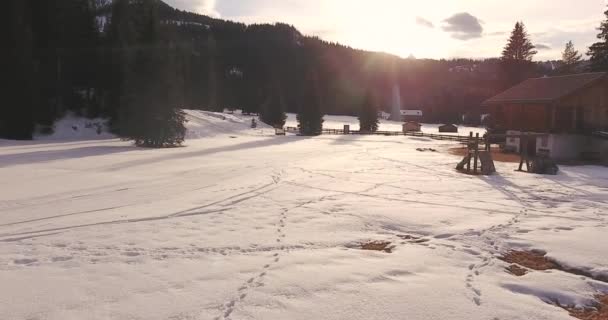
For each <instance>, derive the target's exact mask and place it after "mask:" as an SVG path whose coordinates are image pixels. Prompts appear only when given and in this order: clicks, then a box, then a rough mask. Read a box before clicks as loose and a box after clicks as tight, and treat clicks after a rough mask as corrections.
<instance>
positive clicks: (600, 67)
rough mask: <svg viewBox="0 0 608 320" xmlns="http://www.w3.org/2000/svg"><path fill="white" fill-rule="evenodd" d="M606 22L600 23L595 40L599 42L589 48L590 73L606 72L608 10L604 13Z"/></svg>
mask: <svg viewBox="0 0 608 320" xmlns="http://www.w3.org/2000/svg"><path fill="white" fill-rule="evenodd" d="M604 15H606V20H604V21H602V24H601V25H600V28H599V31H600V33H599V34H598V35H597V38H598V39H600V41H599V42H596V43H594V44H593V45H592V46H591V47H589V52H588V53H587V54H588V55H589V57H590V59H589V60H590V62H591V66H590V68H591V71H608V10H606V11H605V12H604Z"/></svg>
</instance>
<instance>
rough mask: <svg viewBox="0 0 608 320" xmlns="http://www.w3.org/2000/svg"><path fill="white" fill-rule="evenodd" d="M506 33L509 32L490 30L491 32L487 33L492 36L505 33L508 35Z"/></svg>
mask: <svg viewBox="0 0 608 320" xmlns="http://www.w3.org/2000/svg"><path fill="white" fill-rule="evenodd" d="M506 34H507V33H506V32H504V31H496V32H490V33H488V34H487V35H488V36H491V37H498V36H504V35H506Z"/></svg>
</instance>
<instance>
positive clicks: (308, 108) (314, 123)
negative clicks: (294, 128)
mask: <svg viewBox="0 0 608 320" xmlns="http://www.w3.org/2000/svg"><path fill="white" fill-rule="evenodd" d="M302 85H303V86H304V87H305V88H306V89H305V90H304V94H303V97H302V99H301V101H302V103H301V105H300V110H299V111H298V114H297V117H296V118H297V120H298V127H299V129H300V134H301V135H304V136H318V135H320V134H321V133H322V132H323V121H324V120H323V112H322V111H321V100H320V92H319V78H318V76H317V73H316V71H314V70H312V71H309V76H308V77H306V81H305V83H303V84H302Z"/></svg>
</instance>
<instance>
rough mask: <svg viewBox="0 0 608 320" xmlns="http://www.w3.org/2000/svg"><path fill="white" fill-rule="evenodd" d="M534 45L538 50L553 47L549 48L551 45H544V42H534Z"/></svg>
mask: <svg viewBox="0 0 608 320" xmlns="http://www.w3.org/2000/svg"><path fill="white" fill-rule="evenodd" d="M534 46H535V47H536V49H538V50H551V49H553V48H551V46H549V45H546V44H542V43H538V44H535V45H534Z"/></svg>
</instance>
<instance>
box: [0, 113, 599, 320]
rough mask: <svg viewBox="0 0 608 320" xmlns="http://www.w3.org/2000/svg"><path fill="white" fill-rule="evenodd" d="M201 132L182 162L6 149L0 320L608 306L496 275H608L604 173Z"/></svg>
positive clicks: (570, 283)
mask: <svg viewBox="0 0 608 320" xmlns="http://www.w3.org/2000/svg"><path fill="white" fill-rule="evenodd" d="M189 118H190V123H189V124H188V125H189V126H190V128H191V130H190V132H189V134H188V135H189V137H191V138H192V137H201V138H200V139H190V140H188V141H187V143H186V145H187V146H186V147H184V148H174V149H163V150H150V149H138V148H135V147H133V146H132V145H131V144H130V143H129V142H124V141H120V140H117V139H105V140H95V141H74V140H70V139H68V140H65V141H63V140H54V141H53V140H51V141H33V142H12V141H0V181H2V184H1V187H0V284H1V286H0V319H41V320H42V319H45V320H66V319H67V320H69V319H74V320H81V319H145V320H155V319H158V320H161V319H163V320H165V319H172V320H177V319H182V320H185V319H423V320H426V319H480V320H482V319H483V320H488V319H502V320H504V319H510V320H511V319H522V320H523V319H552V320H554V319H570V317H569V315H568V313H567V312H566V311H564V310H563V309H561V308H558V307H555V306H553V305H551V304H548V303H546V302H544V301H555V300H559V302H560V303H562V304H570V303H576V304H579V305H582V304H588V303H590V301H591V299H592V297H593V296H594V295H595V294H597V293H598V292H601V291H608V285H607V284H606V283H603V282H600V281H596V280H592V279H589V278H585V277H581V276H577V275H573V274H570V273H566V272H562V271H557V270H552V271H545V272H540V271H533V272H531V273H529V274H528V275H526V276H523V277H514V276H512V275H510V274H508V273H506V272H505V270H504V268H505V267H506V266H507V264H506V263H504V262H502V261H501V260H499V259H497V257H498V256H499V255H501V254H503V253H505V252H507V251H509V250H511V249H521V248H530V249H538V250H544V251H546V252H548V256H549V257H551V258H553V259H556V260H557V261H558V262H560V263H561V264H564V265H568V266H571V267H576V268H578V269H582V270H586V271H588V272H590V273H593V274H595V275H608V254H607V253H608V241H605V237H606V234H607V232H608V211H607V210H606V207H607V202H608V172H607V171H608V170H606V169H605V168H601V167H592V166H588V167H562V171H561V173H560V175H558V176H536V175H528V174H522V173H517V172H514V171H513V169H514V164H506V163H498V164H497V169H498V171H499V173H498V174H497V175H494V176H491V177H473V176H466V175H461V174H459V173H457V172H455V171H454V166H455V164H456V163H457V162H458V161H459V160H460V159H458V158H457V157H455V156H452V155H450V154H449V153H447V152H446V150H447V149H448V148H450V147H453V146H454V145H455V144H453V143H451V142H445V141H433V140H428V139H424V138H419V137H385V136H320V137H315V138H307V137H297V136H293V135H288V136H278V137H277V136H273V131H272V130H271V129H269V128H266V127H260V128H259V129H251V128H249V124H250V119H249V118H242V117H241V116H227V118H226V120H223V119H222V118H221V115H218V114H209V113H204V112H189ZM341 120H343V119H337V120H335V121H334V122H336V123H339V122H341ZM350 120H351V121H353V119H350ZM211 137H212V138H211ZM420 147H423V148H428V147H432V148H435V149H437V150H438V151H439V152H437V153H433V152H418V151H416V148H420ZM369 240H383V241H390V242H391V244H392V245H394V246H395V248H394V249H393V251H392V253H384V252H376V251H363V250H360V249H358V244H360V243H362V242H366V241H369Z"/></svg>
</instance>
